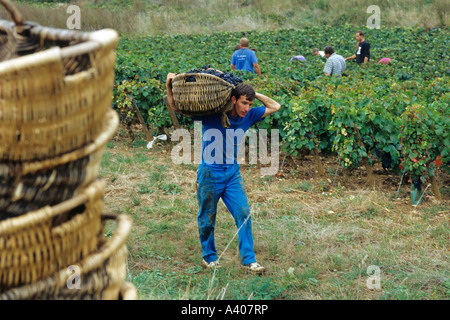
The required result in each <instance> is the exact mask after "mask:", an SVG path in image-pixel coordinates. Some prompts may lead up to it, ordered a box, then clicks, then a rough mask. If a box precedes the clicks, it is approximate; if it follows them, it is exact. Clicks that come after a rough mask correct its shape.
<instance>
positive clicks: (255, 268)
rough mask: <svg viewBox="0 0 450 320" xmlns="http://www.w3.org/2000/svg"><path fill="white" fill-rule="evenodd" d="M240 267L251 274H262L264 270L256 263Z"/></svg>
mask: <svg viewBox="0 0 450 320" xmlns="http://www.w3.org/2000/svg"><path fill="white" fill-rule="evenodd" d="M242 267H243V268H244V269H246V270H248V271H250V272H253V273H264V271H265V270H266V268H264V267H263V266H262V265H260V264H259V263H258V262H252V263H250V264H246V265H242Z"/></svg>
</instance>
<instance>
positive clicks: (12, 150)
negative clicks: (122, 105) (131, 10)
mask: <svg viewBox="0 0 450 320" xmlns="http://www.w3.org/2000/svg"><path fill="white" fill-rule="evenodd" d="M0 3H2V4H3V5H4V6H6V8H7V9H8V11H9V12H10V13H11V15H12V16H13V20H14V22H9V21H5V20H0V61H2V62H0V141H2V143H1V144H0V160H2V159H3V160H13V161H28V160H37V159H46V158H51V157H56V156H58V155H60V154H63V153H66V152H70V151H73V150H75V149H78V148H81V147H83V146H85V145H87V144H88V143H90V142H92V141H93V140H94V138H95V137H96V136H97V135H98V134H99V133H100V132H101V131H102V130H103V127H102V125H101V124H102V121H103V119H104V116H105V113H106V112H107V111H108V110H109V109H110V107H111V103H112V96H113V93H112V89H113V84H114V64H115V61H116V55H115V48H116V45H117V41H118V35H117V33H116V32H115V31H114V30H110V29H105V30H100V31H96V32H92V33H86V32H76V31H70V30H64V29H53V28H47V27H42V26H39V25H37V24H34V23H30V22H25V23H24V22H22V20H21V17H20V13H18V12H17V10H15V9H14V8H13V7H12V6H11V4H10V3H9V2H8V1H6V0H0Z"/></svg>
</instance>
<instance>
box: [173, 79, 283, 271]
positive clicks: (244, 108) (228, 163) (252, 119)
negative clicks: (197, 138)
mask: <svg viewBox="0 0 450 320" xmlns="http://www.w3.org/2000/svg"><path fill="white" fill-rule="evenodd" d="M176 75H177V74H175V73H169V74H168V75H167V81H166V87H167V97H168V101H169V105H170V107H171V108H172V109H173V110H174V111H175V112H180V111H179V109H178V108H177V106H176V104H175V99H174V95H173V91H172V79H173V78H175V76H176ZM255 98H256V99H258V100H259V101H261V102H262V103H263V106H260V107H254V108H252V105H253V102H254V99H255ZM230 99H231V103H232V105H233V106H232V109H231V111H230V112H228V113H227V116H228V118H229V121H230V126H229V127H228V128H227V129H225V128H224V127H223V126H222V122H221V115H220V114H213V115H208V116H196V117H194V120H201V121H202V125H203V129H202V131H203V139H202V160H201V164H200V165H199V167H198V170H197V199H198V204H199V211H198V216H197V221H198V229H199V238H200V243H201V247H202V256H203V261H202V265H203V266H204V267H206V268H208V269H211V268H216V267H218V266H219V262H218V257H217V251H216V248H215V242H214V228H215V221H216V213H217V203H218V201H219V199H220V198H222V200H223V202H224V203H225V205H226V207H227V208H228V210H229V211H230V213H231V215H232V216H233V218H234V220H235V222H236V226H237V228H238V230H239V231H238V238H239V255H240V261H241V265H242V266H243V268H245V269H247V270H249V271H251V272H255V273H263V272H264V270H265V268H264V267H263V266H261V265H260V264H259V263H257V261H256V257H255V252H254V250H253V236H252V227H251V219H250V207H249V205H248V200H247V195H246V192H245V185H244V182H243V180H242V176H241V174H240V166H239V164H238V163H237V160H236V157H237V154H238V151H239V150H238V149H239V145H240V143H236V144H235V138H236V137H237V141H238V142H239V141H242V140H243V139H244V136H245V131H247V130H248V129H249V128H250V127H251V126H252V125H254V124H255V123H257V122H258V121H262V120H263V119H264V118H265V117H267V116H268V115H271V114H272V113H274V112H277V111H278V110H279V109H280V104H279V103H278V102H276V101H274V100H272V99H271V98H269V97H267V96H265V95H262V94H259V93H256V92H255V91H254V89H253V88H252V87H251V86H250V85H248V84H243V83H240V84H238V85H237V86H236V87H235V88H234V89H233V90H232V92H231V98H230ZM229 130H231V131H229ZM230 132H233V133H234V134H235V135H234V136H233V137H232V138H231V139H230V135H229V133H230ZM217 134H219V138H220V135H221V138H222V140H221V141H222V142H223V148H220V149H223V150H221V151H222V152H219V153H220V154H213V153H214V152H212V153H211V152H210V154H208V150H211V146H213V145H214V144H216V146H217V141H216V140H217V139H218V136H217ZM238 135H239V136H238ZM213 137H215V139H213ZM218 140H220V139H218ZM221 145H222V143H221ZM215 151H217V149H216V150H215ZM216 153H217V152H216Z"/></svg>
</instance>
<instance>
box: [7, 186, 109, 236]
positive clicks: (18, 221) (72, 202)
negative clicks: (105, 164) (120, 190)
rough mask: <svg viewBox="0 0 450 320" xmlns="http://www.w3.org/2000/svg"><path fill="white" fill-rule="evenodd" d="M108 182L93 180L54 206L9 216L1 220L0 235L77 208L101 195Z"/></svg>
mask: <svg viewBox="0 0 450 320" xmlns="http://www.w3.org/2000/svg"><path fill="white" fill-rule="evenodd" d="M105 187H106V183H105V182H104V181H102V180H96V181H94V182H92V183H91V184H90V185H89V186H88V187H86V189H84V190H83V191H82V192H80V194H78V195H76V196H74V197H73V198H70V199H68V200H65V201H63V202H61V203H59V204H56V205H54V206H45V207H43V208H40V209H38V210H35V211H31V212H28V213H26V214H23V215H20V216H18V217H13V218H9V219H6V220H3V221H1V222H0V236H6V235H9V234H12V233H15V232H16V231H17V230H20V229H25V228H29V227H32V226H33V225H35V224H36V223H38V222H40V221H44V220H48V219H50V218H53V217H55V216H57V215H59V214H61V213H62V212H65V211H68V210H70V209H73V208H76V207H77V206H79V205H81V204H83V203H86V202H88V201H92V200H93V199H95V198H96V197H98V196H99V195H103V191H104V190H105Z"/></svg>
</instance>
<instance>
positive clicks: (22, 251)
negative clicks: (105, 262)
mask: <svg viewBox="0 0 450 320" xmlns="http://www.w3.org/2000/svg"><path fill="white" fill-rule="evenodd" d="M104 188H105V184H104V183H103V182H101V181H96V182H94V183H92V184H91V185H90V186H89V187H88V188H86V189H85V190H84V191H83V193H81V194H80V195H78V196H77V197H74V198H72V199H70V200H67V201H65V202H62V203H60V204H58V205H56V206H53V207H50V206H47V207H44V208H42V209H40V210H37V211H34V212H30V213H28V214H26V215H23V216H21V217H17V218H14V219H8V220H5V221H3V222H1V223H0V292H1V291H4V290H7V289H9V288H12V287H16V286H20V285H24V284H30V283H33V282H35V281H37V280H39V279H43V278H45V277H47V276H49V275H51V274H53V273H55V272H56V271H57V270H60V269H61V268H64V267H66V268H67V266H69V265H71V264H74V263H75V262H77V261H79V260H80V259H82V258H84V257H86V256H87V255H89V254H90V253H92V252H94V251H95V250H97V248H98V245H99V242H100V240H101V236H102V233H103V224H102V221H101V218H100V216H101V212H102V210H103V206H104V204H103V195H104Z"/></svg>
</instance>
